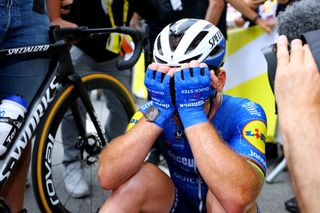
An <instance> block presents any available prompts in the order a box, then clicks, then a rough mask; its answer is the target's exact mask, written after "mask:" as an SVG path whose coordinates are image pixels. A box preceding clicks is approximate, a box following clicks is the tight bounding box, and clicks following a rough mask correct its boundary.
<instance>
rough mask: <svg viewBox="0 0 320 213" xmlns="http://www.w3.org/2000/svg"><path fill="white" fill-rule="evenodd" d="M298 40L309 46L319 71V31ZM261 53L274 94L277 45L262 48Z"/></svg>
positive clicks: (305, 34) (304, 35)
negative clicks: (265, 62)
mask: <svg viewBox="0 0 320 213" xmlns="http://www.w3.org/2000/svg"><path fill="white" fill-rule="evenodd" d="M300 39H301V40H302V42H303V44H306V43H307V44H308V45H309V47H310V50H311V53H312V55H313V58H314V59H315V61H316V64H317V66H318V69H319V70H320V29H318V30H315V31H310V32H307V33H304V34H303V35H302V36H301V38H300ZM288 49H289V52H290V46H288ZM261 51H262V53H263V55H264V57H265V59H266V61H267V64H268V67H267V69H268V70H267V71H268V79H269V84H270V87H271V89H272V92H273V93H274V81H275V76H276V70H277V44H271V45H269V46H267V47H264V48H262V49H261Z"/></svg>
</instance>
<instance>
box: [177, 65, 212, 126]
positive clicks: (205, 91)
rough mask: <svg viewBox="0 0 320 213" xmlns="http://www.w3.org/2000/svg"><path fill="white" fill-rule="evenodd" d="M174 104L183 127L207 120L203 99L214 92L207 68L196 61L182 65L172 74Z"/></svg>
mask: <svg viewBox="0 0 320 213" xmlns="http://www.w3.org/2000/svg"><path fill="white" fill-rule="evenodd" d="M174 82H175V90H176V105H177V110H178V113H179V116H180V119H181V121H182V124H183V126H184V128H188V127H190V126H192V125H195V124H198V123H202V122H206V121H208V118H207V115H206V113H205V110H204V104H205V101H206V100H207V99H208V98H209V97H210V96H211V95H213V93H214V90H213V88H212V87H211V81H210V72H209V68H208V67H207V66H206V65H205V64H199V63H198V62H196V61H192V62H191V63H190V68H189V67H188V65H187V64H186V65H183V66H182V67H181V71H177V72H175V74H174Z"/></svg>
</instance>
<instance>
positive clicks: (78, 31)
mask: <svg viewBox="0 0 320 213" xmlns="http://www.w3.org/2000/svg"><path fill="white" fill-rule="evenodd" d="M50 32H51V39H53V40H54V41H59V40H67V43H72V40H84V39H89V38H92V37H96V36H99V35H105V34H110V33H114V32H115V33H122V34H126V35H130V36H131V38H132V40H133V42H134V44H135V47H134V51H133V53H132V56H131V57H130V58H129V59H128V60H121V61H118V62H117V64H116V66H117V68H118V69H119V70H124V69H129V68H131V67H133V66H134V65H135V63H136V62H137V61H138V59H139V57H140V54H141V52H142V49H143V42H144V40H145V39H146V38H147V36H148V26H147V25H146V24H143V25H142V26H141V28H140V30H137V29H134V28H131V27H125V26H123V27H122V26H119V27H115V28H94V29H90V28H88V27H77V28H60V27H59V26H52V27H51V30H50Z"/></svg>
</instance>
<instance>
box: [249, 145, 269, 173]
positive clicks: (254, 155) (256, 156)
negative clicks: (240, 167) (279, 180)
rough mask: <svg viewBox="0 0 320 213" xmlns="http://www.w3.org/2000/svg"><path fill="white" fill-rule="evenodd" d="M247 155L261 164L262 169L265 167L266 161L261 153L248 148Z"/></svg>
mask: <svg viewBox="0 0 320 213" xmlns="http://www.w3.org/2000/svg"><path fill="white" fill-rule="evenodd" d="M248 156H249V157H251V158H252V159H254V160H256V161H258V162H259V163H260V164H261V165H262V166H263V170H265V168H266V167H267V162H266V159H265V156H264V155H262V154H261V153H260V154H259V153H257V152H255V151H254V150H252V149H250V153H249V155H248ZM258 166H259V165H258ZM263 172H264V171H263Z"/></svg>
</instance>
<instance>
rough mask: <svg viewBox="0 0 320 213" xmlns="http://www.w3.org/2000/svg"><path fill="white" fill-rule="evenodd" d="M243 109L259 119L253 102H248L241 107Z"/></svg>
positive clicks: (259, 114) (258, 113)
mask: <svg viewBox="0 0 320 213" xmlns="http://www.w3.org/2000/svg"><path fill="white" fill-rule="evenodd" d="M242 107H243V108H245V109H246V110H247V111H248V112H249V113H250V115H257V116H259V117H261V116H262V115H261V112H259V111H258V109H257V105H256V104H255V103H253V102H248V103H245V104H243V105H242Z"/></svg>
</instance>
